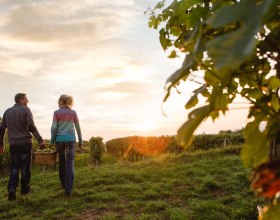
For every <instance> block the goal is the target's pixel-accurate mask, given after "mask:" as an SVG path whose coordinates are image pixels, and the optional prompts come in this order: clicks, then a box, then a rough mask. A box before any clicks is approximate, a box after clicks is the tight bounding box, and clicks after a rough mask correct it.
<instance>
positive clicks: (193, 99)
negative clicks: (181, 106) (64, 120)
mask: <svg viewBox="0 0 280 220" xmlns="http://www.w3.org/2000/svg"><path fill="white" fill-rule="evenodd" d="M197 103H198V98H197V95H193V96H192V97H191V98H190V99H189V101H188V102H187V104H186V105H185V108H186V109H190V108H192V107H194V106H196V104H197Z"/></svg>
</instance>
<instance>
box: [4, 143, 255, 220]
mask: <svg viewBox="0 0 280 220" xmlns="http://www.w3.org/2000/svg"><path fill="white" fill-rule="evenodd" d="M239 149H240V148H238V147H227V148H225V149H216V150H210V151H201V152H196V153H183V154H180V155H164V156H160V157H157V158H154V159H148V160H145V161H140V162H136V163H129V162H116V161H115V160H114V159H113V158H110V157H109V156H105V158H104V161H103V164H102V165H101V166H99V167H97V168H96V167H92V166H89V165H88V158H87V157H88V156H87V155H77V157H76V165H75V185H74V191H73V195H72V197H70V198H66V197H65V196H64V191H63V190H62V188H61V187H60V184H59V180H58V173H57V171H51V170H47V171H44V172H41V171H40V169H39V167H35V166H33V167H32V171H33V173H32V182H31V187H32V192H31V193H30V194H29V195H27V196H22V195H21V194H20V193H19V192H18V193H17V200H16V201H13V202H9V201H7V193H6V186H7V178H5V179H2V181H1V188H0V195H1V196H0V219H20V220H23V219H48V220H50V219H107V220H109V219H127V220H128V219H139V220H140V219H141V220H144V219H147V220H148V219H149V220H150V219H159V220H160V219H175V220H180V219H182V220H192V219H193V220H200V219H201V220H202V219H203V220H206V219H213V220H217V219H218V220H223V219H226V220H229V219H236V220H237V219H238V220H241V219H248V220H249V219H257V213H256V203H257V201H256V197H255V196H254V195H253V193H252V191H251V190H249V182H248V170H246V169H244V167H243V166H242V163H241V161H240V158H239V153H238V152H239Z"/></svg>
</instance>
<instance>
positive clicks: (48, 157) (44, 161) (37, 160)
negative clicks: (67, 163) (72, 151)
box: [34, 152, 57, 165]
mask: <svg viewBox="0 0 280 220" xmlns="http://www.w3.org/2000/svg"><path fill="white" fill-rule="evenodd" d="M56 162H57V153H56V152H34V164H39V165H56Z"/></svg>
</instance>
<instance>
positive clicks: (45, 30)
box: [0, 0, 139, 48]
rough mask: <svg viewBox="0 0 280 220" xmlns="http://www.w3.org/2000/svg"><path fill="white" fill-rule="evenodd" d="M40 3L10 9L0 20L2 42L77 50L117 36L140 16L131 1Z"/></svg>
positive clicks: (25, 4)
mask: <svg viewBox="0 0 280 220" xmlns="http://www.w3.org/2000/svg"><path fill="white" fill-rule="evenodd" d="M96 2H97V3H93V1H82V2H80V1H79V2H77V1H69V0H67V1H65V0H60V1H41V2H39V3H38V2H36V1H34V2H32V3H31V4H30V2H29V3H26V2H24V3H22V4H19V5H14V6H13V7H12V6H11V7H10V10H9V11H8V12H7V13H5V14H4V15H2V16H1V23H0V24H1V32H2V35H3V36H2V38H6V39H7V38H9V40H14V41H32V42H37V43H41V44H43V45H44V44H45V43H48V44H50V45H52V46H53V47H58V46H60V47H62V48H65V47H74V48H75V47H77V46H81V45H87V44H88V43H90V42H98V41H100V40H102V39H109V38H111V37H115V36H118V35H120V34H122V33H120V31H119V29H120V26H121V25H122V26H123V25H124V24H125V23H129V19H130V18H132V17H133V16H135V15H136V14H139V12H138V11H137V10H136V9H137V8H136V9H135V8H133V7H131V5H133V2H132V1H127V2H126V1H122V2H119V1H118V3H116V2H114V1H96Z"/></svg>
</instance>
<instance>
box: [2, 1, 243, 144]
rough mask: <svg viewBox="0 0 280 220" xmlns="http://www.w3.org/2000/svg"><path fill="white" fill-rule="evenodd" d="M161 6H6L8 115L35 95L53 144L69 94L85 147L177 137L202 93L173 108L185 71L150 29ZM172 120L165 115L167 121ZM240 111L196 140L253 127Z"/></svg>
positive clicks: (208, 125)
mask: <svg viewBox="0 0 280 220" xmlns="http://www.w3.org/2000/svg"><path fill="white" fill-rule="evenodd" d="M157 2H158V1H155V0H150V1H147V0H118V1H115V0H79V1H76V0H36V1H35V0H34V1H32V0H0V115H1V116H3V114H4V112H5V110H6V109H7V108H9V107H11V106H13V105H14V96H15V94H16V93H18V92H23V93H26V94H27V97H28V99H29V104H28V106H29V108H30V109H31V111H32V113H33V117H34V121H35V125H36V126H37V128H38V130H39V132H40V133H41V135H42V136H43V138H46V139H49V138H50V127H51V123H52V116H53V112H54V111H55V110H57V109H58V106H57V100H58V98H59V96H60V95H61V94H68V95H72V96H73V98H74V106H73V109H74V110H75V111H76V112H77V114H78V117H79V120H80V125H81V129H82V135H83V139H84V140H88V139H90V138H91V137H93V136H101V137H103V139H104V141H108V140H110V139H113V138H119V137H127V136H133V135H141V136H161V135H174V134H176V132H177V130H178V129H179V127H180V126H181V125H182V124H183V123H184V122H185V120H186V119H187V114H188V112H187V111H186V110H185V109H184V105H185V103H186V102H187V101H188V99H189V98H190V97H191V94H192V92H191V91H192V90H193V89H194V88H195V87H196V86H197V85H195V84H191V83H182V84H181V86H180V87H179V90H180V91H181V94H177V92H176V91H173V92H172V93H171V96H170V98H169V99H168V100H167V102H165V103H162V100H163V98H164V95H165V91H164V85H165V82H166V79H167V78H168V76H169V75H171V74H172V73H173V72H174V71H175V70H177V69H178V68H179V67H180V66H181V63H182V59H183V55H181V56H180V57H178V58H176V59H169V58H167V57H168V55H169V54H168V53H167V52H165V51H164V50H163V49H162V48H161V45H160V42H159V34H158V31H156V30H154V29H149V27H148V18H149V17H148V15H145V14H144V12H145V11H146V10H147V9H148V8H149V6H150V7H154V6H155V5H156V3H157ZM163 112H164V113H163ZM246 116H247V113H246V111H244V110H242V109H240V108H238V107H237V108H236V107H235V109H233V110H230V111H229V113H227V114H226V116H225V117H221V118H220V119H219V120H216V121H215V122H214V123H213V122H212V121H211V120H210V119H209V120H207V121H205V122H204V123H203V124H202V125H201V126H200V127H199V128H198V130H197V131H196V133H197V134H198V133H217V132H219V131H220V130H228V129H231V130H235V129H239V128H242V127H244V126H245V124H246V122H247V119H246Z"/></svg>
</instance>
